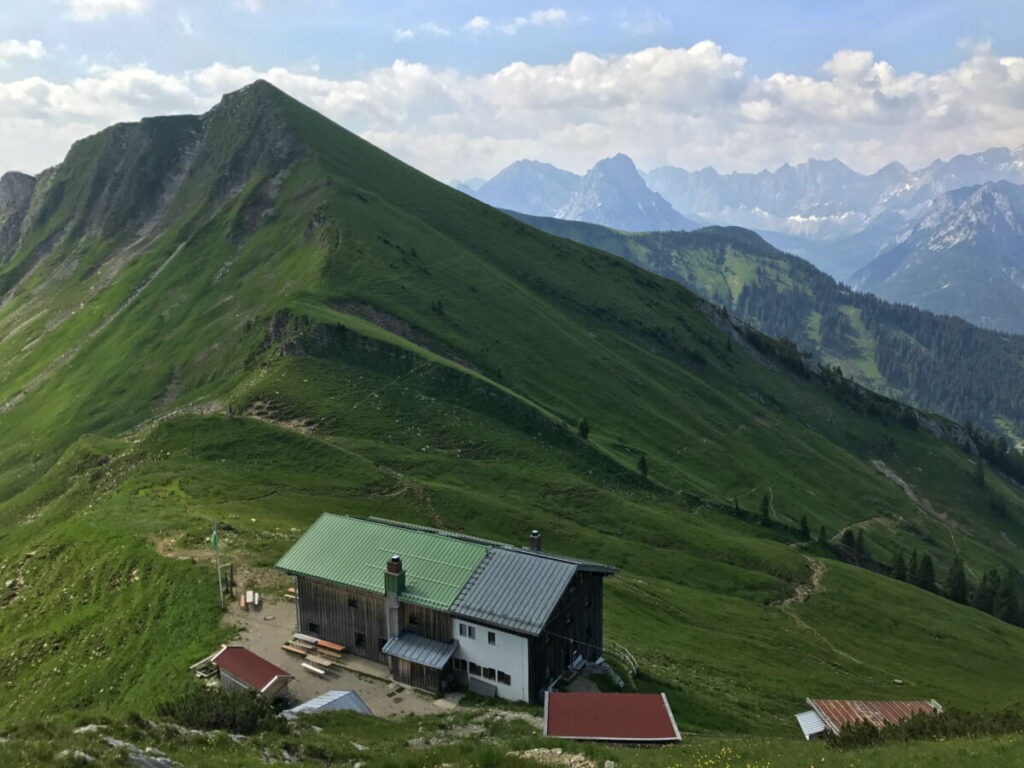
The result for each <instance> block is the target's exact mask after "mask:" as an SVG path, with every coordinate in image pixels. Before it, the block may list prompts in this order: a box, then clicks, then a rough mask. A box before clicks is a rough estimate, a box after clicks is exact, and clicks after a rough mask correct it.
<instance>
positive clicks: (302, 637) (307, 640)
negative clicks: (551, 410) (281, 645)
mask: <svg viewBox="0 0 1024 768" xmlns="http://www.w3.org/2000/svg"><path fill="white" fill-rule="evenodd" d="M292 640H300V641H301V642H303V643H309V644H310V645H316V644H317V643H319V642H320V638H317V637H310V636H309V635H304V634H302V633H301V632H296V633H295V634H294V635H292Z"/></svg>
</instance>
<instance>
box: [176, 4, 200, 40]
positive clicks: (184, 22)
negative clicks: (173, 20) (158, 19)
mask: <svg viewBox="0 0 1024 768" xmlns="http://www.w3.org/2000/svg"><path fill="white" fill-rule="evenodd" d="M178 28H179V29H180V30H181V34H183V35H185V36H187V37H192V35H194V34H195V33H196V30H195V28H194V27H193V26H192V17H191V16H190V15H189V14H188V13H187V12H186V11H184V10H179V11H178Z"/></svg>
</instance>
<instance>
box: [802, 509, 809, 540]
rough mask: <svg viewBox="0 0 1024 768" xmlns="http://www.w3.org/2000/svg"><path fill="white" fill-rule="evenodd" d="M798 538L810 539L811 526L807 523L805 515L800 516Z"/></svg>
mask: <svg viewBox="0 0 1024 768" xmlns="http://www.w3.org/2000/svg"><path fill="white" fill-rule="evenodd" d="M800 540H801V541H810V540H811V526H809V525H808V524H807V515H804V516H803V517H801V518H800Z"/></svg>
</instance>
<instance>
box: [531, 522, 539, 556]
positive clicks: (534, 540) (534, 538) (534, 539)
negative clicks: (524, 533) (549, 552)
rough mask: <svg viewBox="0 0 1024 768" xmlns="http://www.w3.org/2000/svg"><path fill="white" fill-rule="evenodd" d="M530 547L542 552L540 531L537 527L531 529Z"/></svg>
mask: <svg viewBox="0 0 1024 768" xmlns="http://www.w3.org/2000/svg"><path fill="white" fill-rule="evenodd" d="M530 549H532V550H534V551H535V552H540V550H541V546H540V531H538V530H537V529H536V528H534V529H533V530H532V531H530Z"/></svg>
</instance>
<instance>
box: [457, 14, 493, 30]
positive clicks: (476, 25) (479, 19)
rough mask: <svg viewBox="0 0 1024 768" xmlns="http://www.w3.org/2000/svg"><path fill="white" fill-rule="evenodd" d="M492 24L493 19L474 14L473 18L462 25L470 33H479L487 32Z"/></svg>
mask: <svg viewBox="0 0 1024 768" xmlns="http://www.w3.org/2000/svg"><path fill="white" fill-rule="evenodd" d="M490 26H491V20H490V19H488V18H487V17H486V16H474V17H473V18H472V19H470V20H469V21H467V22H466V23H465V24H463V25H462V28H463V30H465V31H466V32H469V33H470V34H479V33H480V32H486V31H487V29H488V28H489V27H490Z"/></svg>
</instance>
